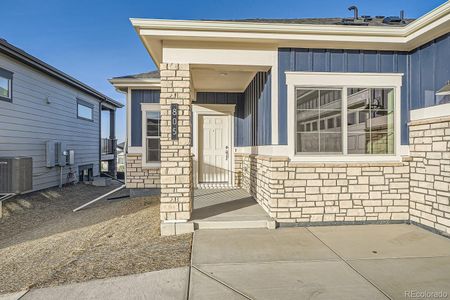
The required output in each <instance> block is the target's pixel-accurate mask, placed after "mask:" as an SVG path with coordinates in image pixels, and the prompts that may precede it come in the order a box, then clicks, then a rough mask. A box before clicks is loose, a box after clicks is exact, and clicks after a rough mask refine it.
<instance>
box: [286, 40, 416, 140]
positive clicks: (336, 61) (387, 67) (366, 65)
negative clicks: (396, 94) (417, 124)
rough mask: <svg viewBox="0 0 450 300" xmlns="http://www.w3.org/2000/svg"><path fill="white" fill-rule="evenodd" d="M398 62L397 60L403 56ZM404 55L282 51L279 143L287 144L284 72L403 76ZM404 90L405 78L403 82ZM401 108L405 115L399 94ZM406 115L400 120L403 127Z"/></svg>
mask: <svg viewBox="0 0 450 300" xmlns="http://www.w3.org/2000/svg"><path fill="white" fill-rule="evenodd" d="M402 55H403V57H402V59H400V60H399V59H398V56H402ZM404 58H405V57H404V54H403V53H401V52H393V51H360V50H329V49H297V48H282V49H279V53H278V66H279V72H278V74H279V91H278V101H279V116H278V122H279V123H278V126H279V143H280V144H282V145H283V144H284V145H285V144H287V119H286V116H287V112H286V110H287V88H286V75H285V73H284V72H286V71H301V72H356V73H360V72H366V73H394V72H395V73H397V72H404V73H406V71H407V68H406V65H407V60H405V59H404ZM404 84H405V86H406V74H405V78H404ZM401 101H402V107H403V108H404V109H405V111H408V98H407V97H406V94H404V93H402V99H401ZM407 122H408V115H407V114H404V115H403V116H402V124H403V126H405V127H406V124H407ZM407 139H408V137H407V132H406V133H404V134H402V141H403V142H405V143H406V142H407Z"/></svg>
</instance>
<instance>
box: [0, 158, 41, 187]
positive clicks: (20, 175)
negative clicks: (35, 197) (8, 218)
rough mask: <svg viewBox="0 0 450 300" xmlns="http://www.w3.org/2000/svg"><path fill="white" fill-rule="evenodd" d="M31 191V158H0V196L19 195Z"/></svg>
mask: <svg viewBox="0 0 450 300" xmlns="http://www.w3.org/2000/svg"><path fill="white" fill-rule="evenodd" d="M32 189H33V159H32V158H31V157H0V194H20V193H23V192H28V191H31V190H32Z"/></svg>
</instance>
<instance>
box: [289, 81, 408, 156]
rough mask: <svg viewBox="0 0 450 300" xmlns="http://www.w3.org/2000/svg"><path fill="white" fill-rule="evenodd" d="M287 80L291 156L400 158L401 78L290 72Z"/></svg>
mask: <svg viewBox="0 0 450 300" xmlns="http://www.w3.org/2000/svg"><path fill="white" fill-rule="evenodd" d="M371 75H372V76H371ZM286 78H287V83H288V89H290V92H289V93H288V95H289V96H288V98H289V99H288V114H289V116H290V117H288V122H290V124H289V125H288V129H289V130H291V131H292V132H291V133H289V137H290V142H288V144H289V146H290V148H291V150H290V151H291V154H292V156H294V157H295V158H297V159H300V160H301V159H302V158H305V157H308V158H309V157H311V158H312V160H314V157H316V158H317V157H322V158H324V157H328V158H330V157H333V158H335V159H336V160H340V159H342V158H344V157H345V158H344V160H345V159H350V160H357V159H359V160H361V159H362V160H364V158H363V157H362V156H365V157H367V158H369V157H375V156H380V157H385V158H386V157H388V156H391V157H393V156H396V155H397V152H398V151H397V150H398V146H399V144H400V139H399V133H400V128H399V127H400V126H399V125H400V122H399V118H400V111H399V110H400V105H399V101H400V87H401V74H367V73H363V74H361V75H357V74H354V73H351V74H335V73H319V74H318V73H297V72H287V77H286ZM358 157H359V158H358ZM369 159H370V158H369Z"/></svg>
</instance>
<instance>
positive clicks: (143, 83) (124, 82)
mask: <svg viewBox="0 0 450 300" xmlns="http://www.w3.org/2000/svg"><path fill="white" fill-rule="evenodd" d="M108 81H109V82H110V83H111V84H112V85H113V86H114V87H115V88H116V89H120V90H123V89H124V88H134V89H137V88H142V89H151V90H159V89H161V80H160V79H159V78H155V79H153V78H151V79H150V78H149V79H140V78H138V79H134V78H117V79H109V80H108Z"/></svg>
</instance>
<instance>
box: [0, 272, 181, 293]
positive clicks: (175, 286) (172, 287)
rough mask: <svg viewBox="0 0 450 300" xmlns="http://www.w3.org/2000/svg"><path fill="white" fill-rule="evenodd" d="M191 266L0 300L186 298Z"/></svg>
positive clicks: (37, 291)
mask: <svg viewBox="0 0 450 300" xmlns="http://www.w3.org/2000/svg"><path fill="white" fill-rule="evenodd" d="M188 281H189V268H188V267H185V268H177V269H169V270H162V271H156V272H149V273H143V274H137V275H129V276H122V277H114V278H108V279H101V280H93V281H88V282H83V283H75V284H69V285H63V286H57V287H50V288H43V289H32V290H30V291H29V292H22V293H14V294H8V295H0V300H18V299H20V300H28V299H33V300H41V299H42V300H53V299H55V300H56V299H58V300H60V299H64V300H84V299H105V300H106V299H108V300H115V299H117V300H122V299H155V300H159V299H186V298H187V293H188V290H187V289H188Z"/></svg>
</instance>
